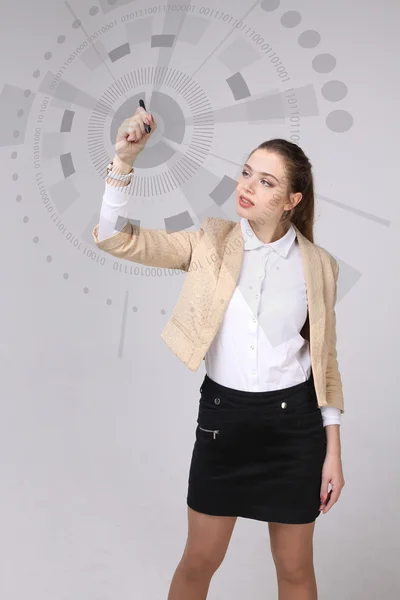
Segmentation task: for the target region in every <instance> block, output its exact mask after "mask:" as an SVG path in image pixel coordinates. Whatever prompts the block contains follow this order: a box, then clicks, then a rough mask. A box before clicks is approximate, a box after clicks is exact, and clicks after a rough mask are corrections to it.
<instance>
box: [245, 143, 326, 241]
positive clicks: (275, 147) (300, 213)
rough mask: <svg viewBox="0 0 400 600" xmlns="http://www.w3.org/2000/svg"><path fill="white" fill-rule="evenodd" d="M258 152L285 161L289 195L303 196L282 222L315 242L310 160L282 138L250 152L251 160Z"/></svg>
mask: <svg viewBox="0 0 400 600" xmlns="http://www.w3.org/2000/svg"><path fill="white" fill-rule="evenodd" d="M256 150H268V151H269V152H275V153H276V154H279V156H281V157H282V159H283V160H284V163H285V167H286V174H287V180H288V194H291V193H296V192H301V193H302V195H303V196H302V199H301V200H300V202H299V203H298V204H297V206H295V207H294V208H293V209H292V210H291V211H287V212H286V211H285V213H284V214H283V216H282V221H283V222H284V224H285V225H288V224H289V223H293V224H294V225H296V227H297V228H298V229H299V231H300V232H301V233H302V234H303V235H304V236H305V237H306V238H307V239H308V240H310V242H314V233H313V227H314V204H315V200H314V178H313V174H312V165H311V163H310V161H309V159H308V158H307V156H306V155H305V154H304V152H303V150H302V149H301V148H300V146H298V145H297V144H293V143H292V142H289V141H288V140H284V139H281V138H276V139H273V140H267V141H266V142H263V143H262V144H260V145H259V146H257V148H254V150H252V151H251V152H250V154H249V158H250V156H251V155H252V154H253V153H254V152H255V151H256Z"/></svg>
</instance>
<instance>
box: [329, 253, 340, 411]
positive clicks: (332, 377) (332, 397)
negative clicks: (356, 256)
mask: <svg viewBox="0 0 400 600" xmlns="http://www.w3.org/2000/svg"><path fill="white" fill-rule="evenodd" d="M338 276H339V265H338V263H337V261H336V260H335V262H334V281H335V289H334V298H333V304H332V309H331V310H332V314H331V332H330V339H329V348H328V363H327V368H326V400H327V402H328V404H329V405H331V406H336V407H337V408H340V411H341V412H342V413H344V403H343V386H342V379H341V376H340V372H339V367H338V360H337V351H336V341H337V336H336V313H335V304H336V298H337V280H338Z"/></svg>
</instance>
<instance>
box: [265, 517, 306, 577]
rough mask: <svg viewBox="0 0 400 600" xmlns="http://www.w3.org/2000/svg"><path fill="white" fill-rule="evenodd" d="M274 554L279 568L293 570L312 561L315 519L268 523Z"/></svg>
mask: <svg viewBox="0 0 400 600" xmlns="http://www.w3.org/2000/svg"><path fill="white" fill-rule="evenodd" d="M268 527H269V534H270V544H271V551H272V556H273V559H274V562H275V565H276V567H277V568H278V569H282V570H292V569H299V568H301V567H303V566H305V565H306V564H307V563H309V561H312V555H313V536H314V529H315V521H313V522H312V523H304V524H293V525H292V524H287V523H272V522H271V523H268Z"/></svg>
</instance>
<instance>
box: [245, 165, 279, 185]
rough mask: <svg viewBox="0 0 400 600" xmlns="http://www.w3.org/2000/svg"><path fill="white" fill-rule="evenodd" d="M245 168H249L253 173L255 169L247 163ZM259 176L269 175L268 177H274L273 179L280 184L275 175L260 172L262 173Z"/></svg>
mask: <svg viewBox="0 0 400 600" xmlns="http://www.w3.org/2000/svg"><path fill="white" fill-rule="evenodd" d="M244 166H245V167H247V168H248V169H250V171H252V170H253V169H252V168H251V166H250V165H248V164H247V163H246V164H245V165H244ZM259 175H267V176H269V177H273V178H274V179H276V180H277V182H278V183H279V180H278V178H277V177H275V175H272V173H266V172H265V171H260V172H259Z"/></svg>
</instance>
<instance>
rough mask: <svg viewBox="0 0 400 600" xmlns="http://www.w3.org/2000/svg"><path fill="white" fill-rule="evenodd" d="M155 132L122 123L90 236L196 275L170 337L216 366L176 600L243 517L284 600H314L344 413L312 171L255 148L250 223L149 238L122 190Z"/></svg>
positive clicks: (203, 415)
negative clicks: (316, 543)
mask: <svg viewBox="0 0 400 600" xmlns="http://www.w3.org/2000/svg"><path fill="white" fill-rule="evenodd" d="M145 124H150V125H151V132H150V133H146V132H145ZM155 129H156V124H155V122H154V119H153V118H152V116H151V115H149V114H148V113H147V112H146V111H145V110H144V109H143V108H141V107H140V108H138V109H137V111H136V113H135V115H134V116H133V117H132V118H131V119H127V120H126V121H124V123H122V125H121V127H120V129H119V131H118V135H117V142H116V156H115V158H114V161H113V162H112V163H111V164H110V166H109V173H108V174H109V177H108V178H107V185H106V191H105V194H104V197H103V204H102V208H101V214H100V222H99V224H98V225H96V227H95V228H94V230H93V239H94V241H95V243H96V244H97V246H98V247H99V248H100V249H103V250H105V251H107V252H110V253H111V254H112V255H114V256H117V257H121V258H125V259H126V260H132V261H135V262H139V263H141V264H145V265H151V266H159V267H170V268H171V267H172V268H179V269H182V270H184V271H185V272H187V277H186V279H185V284H184V287H183V290H182V293H181V296H180V298H179V300H178V303H177V305H176V307H175V310H174V313H173V315H172V316H171V318H170V320H169V322H168V323H167V325H166V327H165V329H164V331H163V332H162V337H163V339H164V340H165V341H166V343H167V344H168V345H169V347H170V348H171V350H172V351H173V352H174V353H175V354H176V355H177V356H178V358H180V360H182V362H183V363H184V364H185V365H186V366H188V368H190V369H192V370H194V371H196V370H197V369H198V367H199V365H200V364H201V361H202V360H203V359H204V360H205V361H206V375H205V377H204V381H203V383H202V385H201V387H200V393H201V397H200V400H199V412H198V426H197V429H196V442H195V444H194V448H193V454H192V460H191V466H190V473H189V485H188V495H187V504H188V522H189V531H188V538H187V543H186V547H185V550H184V553H183V556H182V559H181V561H180V563H179V565H178V567H177V569H176V571H175V574H174V577H173V580H172V583H171V588H170V592H169V596H168V600H183V599H185V600H200V599H205V598H206V597H207V593H208V589H209V585H210V581H211V578H212V576H213V574H214V573H215V571H216V570H217V569H218V567H219V566H220V564H221V563H222V560H223V558H224V556H225V554H226V551H227V548H228V544H229V541H230V538H231V535H232V532H233V528H234V525H235V522H236V519H237V517H238V516H242V517H246V518H252V519H257V520H260V521H266V522H268V526H269V533H270V544H271V551H272V556H273V560H274V563H275V567H276V573H277V580H278V588H279V599H280V600H315V599H316V598H317V588H316V581H315V573H314V567H313V546H312V543H313V533H314V527H315V520H316V518H317V516H318V515H319V513H320V512H323V513H327V512H328V511H329V510H330V508H331V507H332V506H333V504H334V503H335V502H336V501H337V499H338V497H339V495H340V492H341V490H342V488H343V485H344V480H343V473H342V464H341V449H340V434H339V427H340V423H341V421H340V415H341V413H343V412H344V407H343V393H342V382H341V377H340V373H339V370H338V363H337V357H336V318H335V310H334V305H335V302H336V282H337V277H338V264H337V262H336V260H335V259H334V258H333V257H332V256H331V255H330V254H329V253H328V252H327V251H326V250H324V249H323V248H321V247H319V246H317V245H315V244H314V243H313V219H314V189H313V176H312V172H311V164H310V162H309V160H308V159H307V157H306V156H305V155H304V153H303V151H302V150H301V149H300V148H299V147H298V146H297V145H295V144H292V143H290V142H288V141H286V140H280V139H277V140H270V141H268V142H265V143H263V144H261V145H260V146H259V147H258V148H256V149H255V150H253V151H252V153H251V154H250V156H249V157H248V159H247V161H246V164H245V165H244V167H243V170H242V173H241V176H240V178H239V180H238V184H237V188H236V210H237V213H238V215H239V216H240V221H239V223H235V222H233V221H228V220H224V219H218V218H206V219H204V221H203V222H202V224H201V227H200V229H199V230H198V231H195V232H186V231H178V232H173V233H167V232H166V231H161V230H150V229H139V228H138V227H136V226H134V225H132V224H131V223H130V222H129V221H128V220H127V201H128V195H127V194H126V193H124V192H123V189H122V188H121V186H125V185H127V184H128V183H129V181H130V178H131V176H132V172H133V169H132V166H133V163H134V161H135V159H136V157H137V156H138V154H139V153H140V152H141V151H142V150H143V149H144V147H145V144H146V143H147V140H148V139H149V137H150V136H151V135H152V134H153V133H154V131H155ZM118 188H119V189H118ZM329 487H330V488H331V489H330V490H329Z"/></svg>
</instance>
